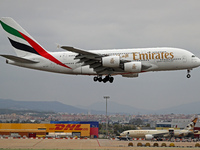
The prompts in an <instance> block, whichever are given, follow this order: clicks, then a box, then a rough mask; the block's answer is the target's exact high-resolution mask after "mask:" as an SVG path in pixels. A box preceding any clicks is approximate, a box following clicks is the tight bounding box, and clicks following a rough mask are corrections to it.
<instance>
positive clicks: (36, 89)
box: [0, 0, 200, 110]
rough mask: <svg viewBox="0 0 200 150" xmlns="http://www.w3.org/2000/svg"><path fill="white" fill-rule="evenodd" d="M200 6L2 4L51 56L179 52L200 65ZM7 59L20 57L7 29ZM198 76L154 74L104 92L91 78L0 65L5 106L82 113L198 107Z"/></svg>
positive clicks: (70, 1) (20, 0)
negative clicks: (56, 105) (74, 51)
mask: <svg viewBox="0 0 200 150" xmlns="http://www.w3.org/2000/svg"><path fill="white" fill-rule="evenodd" d="M199 6H200V1H199V0H168V1H166V0H154V1H148V0H135V1H134V0H130V1H129V0H126V1H121V0H101V1H94V0H84V1H82V0H56V1H52V0H45V1H42V0H41V1H35V0H28V1H27V0H15V1H11V0H0V15H1V17H12V18H13V19H15V20H16V21H17V22H18V23H19V24H20V25H21V26H22V27H23V28H24V29H25V30H26V31H28V33H29V34H30V35H32V36H33V37H34V38H35V39H36V40H37V41H38V42H39V43H40V44H41V45H42V46H43V47H44V48H46V49H47V50H49V51H63V50H61V49H57V48H56V44H55V43H60V44H63V45H67V46H74V47H78V48H81V49H85V50H92V49H118V48H120V49H121V48H146V47H177V48H183V49H187V50H189V51H191V52H192V53H194V54H195V55H196V56H198V57H200V9H199ZM0 53H1V54H12V55H14V54H15V53H14V51H13V49H12V46H11V45H10V43H9V41H8V39H7V37H6V35H5V33H4V31H3V29H2V28H1V27H0ZM191 75H192V77H191V78H190V79H187V78H186V70H183V71H169V72H149V73H144V74H140V76H139V77H138V78H130V79H129V78H123V77H121V76H116V77H115V80H114V83H113V84H110V83H106V84H104V83H95V82H93V77H92V76H81V75H80V76H74V75H64V74H55V73H49V72H42V71H37V70H31V69H26V68H20V67H16V66H12V65H8V64H6V63H5V59H4V58H0V98H4V99H14V100H24V101H39V100H42V101H60V102H63V103H65V104H69V105H74V106H75V105H89V104H90V103H93V102H97V101H104V99H103V96H104V95H109V96H110V101H115V102H118V103H120V104H127V105H130V106H134V107H138V108H148V109H152V110H156V109H159V108H167V107H171V106H176V105H179V104H183V103H189V102H195V101H199V97H200V68H196V69H194V70H193V71H192V72H191ZM110 105H111V104H110Z"/></svg>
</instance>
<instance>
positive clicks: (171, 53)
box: [7, 48, 200, 75]
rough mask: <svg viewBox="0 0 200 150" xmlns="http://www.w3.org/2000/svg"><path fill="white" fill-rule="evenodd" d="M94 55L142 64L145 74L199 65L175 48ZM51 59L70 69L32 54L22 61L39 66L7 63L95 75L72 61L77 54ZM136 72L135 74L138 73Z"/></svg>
mask: <svg viewBox="0 0 200 150" xmlns="http://www.w3.org/2000/svg"><path fill="white" fill-rule="evenodd" d="M89 52H92V53H96V54H105V55H109V56H111V55H114V56H120V59H121V60H126V61H130V62H141V63H142V64H144V65H147V66H148V65H150V66H151V67H149V68H147V69H145V70H144V71H141V72H148V71H164V70H182V69H188V70H191V69H192V68H195V67H198V66H199V65H200V59H199V58H198V57H196V56H194V54H192V53H191V52H189V51H187V50H183V49H178V48H141V49H113V50H93V51H89ZM50 54H51V55H52V56H53V57H55V58H56V59H58V60H59V61H60V62H62V63H63V64H65V65H67V66H69V68H66V67H63V66H61V65H59V64H56V63H54V62H52V61H50V60H48V59H46V58H44V57H42V56H39V55H36V54H32V55H28V56H24V57H23V58H27V59H31V60H35V61H38V62H39V63H34V64H32V63H30V64H29V63H19V62H15V61H12V60H7V63H9V64H13V65H17V66H22V67H27V68H32V69H38V70H44V71H50V72H57V73H64V74H76V75H78V74H83V75H96V74H97V73H96V72H95V71H94V69H93V68H90V66H89V65H83V63H79V59H74V58H75V56H77V55H78V54H77V53H73V52H68V51H66V52H51V53H50ZM141 72H136V73H141ZM128 73H130V72H125V71H117V72H114V73H113V74H112V75H117V74H128Z"/></svg>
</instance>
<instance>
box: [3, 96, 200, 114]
mask: <svg viewBox="0 0 200 150" xmlns="http://www.w3.org/2000/svg"><path fill="white" fill-rule="evenodd" d="M105 105H106V104H105V102H96V103H93V104H91V105H89V106H76V107H75V106H71V105H66V104H63V103H61V102H57V101H15V100H10V99H0V109H13V110H35V111H52V112H66V113H85V114H86V113H88V111H89V112H90V113H91V114H105V110H106V106H105ZM199 106H200V102H191V103H188V104H182V105H179V106H172V107H170V108H166V109H159V110H145V109H140V108H136V107H132V106H129V105H123V104H119V103H116V102H113V101H109V102H108V114H116V113H118V114H154V113H157V114H169V113H174V114H199V113H200V111H199Z"/></svg>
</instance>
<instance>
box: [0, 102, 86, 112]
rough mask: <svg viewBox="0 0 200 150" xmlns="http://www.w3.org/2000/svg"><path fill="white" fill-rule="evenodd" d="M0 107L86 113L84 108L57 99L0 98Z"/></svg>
mask: <svg viewBox="0 0 200 150" xmlns="http://www.w3.org/2000/svg"><path fill="white" fill-rule="evenodd" d="M0 109H14V110H37V111H53V112H68V113H87V110H85V109H80V108H76V107H74V106H70V105H66V104H63V103H60V102H57V101H15V100H9V99H0Z"/></svg>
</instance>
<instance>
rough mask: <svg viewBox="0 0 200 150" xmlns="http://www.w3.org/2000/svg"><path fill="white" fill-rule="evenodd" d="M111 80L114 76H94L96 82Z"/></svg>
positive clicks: (111, 81)
mask: <svg viewBox="0 0 200 150" xmlns="http://www.w3.org/2000/svg"><path fill="white" fill-rule="evenodd" d="M113 80H114V78H113V77H111V76H110V75H107V76H105V78H103V79H102V76H97V77H94V81H95V82H97V81H99V82H102V81H103V82H104V83H106V82H108V81H109V82H110V83H113Z"/></svg>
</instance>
